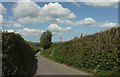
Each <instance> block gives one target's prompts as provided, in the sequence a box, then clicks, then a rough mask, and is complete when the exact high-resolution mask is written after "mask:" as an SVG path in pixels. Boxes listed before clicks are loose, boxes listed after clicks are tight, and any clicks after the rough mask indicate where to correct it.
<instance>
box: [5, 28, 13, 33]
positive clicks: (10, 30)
mask: <svg viewBox="0 0 120 77" xmlns="http://www.w3.org/2000/svg"><path fill="white" fill-rule="evenodd" d="M6 31H7V32H9V33H10V32H15V31H14V30H12V29H8V30H5V32H6Z"/></svg>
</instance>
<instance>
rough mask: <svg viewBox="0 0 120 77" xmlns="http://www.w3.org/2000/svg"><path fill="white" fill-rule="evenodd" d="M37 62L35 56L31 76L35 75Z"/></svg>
mask: <svg viewBox="0 0 120 77" xmlns="http://www.w3.org/2000/svg"><path fill="white" fill-rule="evenodd" d="M37 63H38V60H37V58H36V56H35V62H34V66H33V71H32V73H31V77H32V76H34V75H35V73H36V71H37Z"/></svg>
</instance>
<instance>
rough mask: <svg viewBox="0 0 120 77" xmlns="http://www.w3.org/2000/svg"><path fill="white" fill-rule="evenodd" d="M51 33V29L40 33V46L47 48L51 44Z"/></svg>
mask: <svg viewBox="0 0 120 77" xmlns="http://www.w3.org/2000/svg"><path fill="white" fill-rule="evenodd" d="M51 39H52V33H51V31H49V30H47V31H46V32H44V33H43V34H42V35H41V38H40V46H41V47H42V48H44V49H47V48H49V47H50V45H51Z"/></svg>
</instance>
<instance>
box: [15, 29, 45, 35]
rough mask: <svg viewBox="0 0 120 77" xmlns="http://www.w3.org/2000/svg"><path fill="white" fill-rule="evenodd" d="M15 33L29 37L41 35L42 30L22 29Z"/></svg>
mask: <svg viewBox="0 0 120 77" xmlns="http://www.w3.org/2000/svg"><path fill="white" fill-rule="evenodd" d="M16 32H17V33H20V34H21V35H24V36H29V35H31V36H38V35H40V34H41V33H43V32H44V30H40V29H29V28H24V29H22V30H17V31H16Z"/></svg>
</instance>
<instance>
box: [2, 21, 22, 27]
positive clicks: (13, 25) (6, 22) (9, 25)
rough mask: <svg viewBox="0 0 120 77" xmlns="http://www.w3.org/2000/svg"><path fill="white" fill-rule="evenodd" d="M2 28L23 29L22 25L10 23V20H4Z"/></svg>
mask: <svg viewBox="0 0 120 77" xmlns="http://www.w3.org/2000/svg"><path fill="white" fill-rule="evenodd" d="M2 26H4V27H24V26H23V25H21V24H19V23H17V22H15V21H12V20H9V21H6V20H4V21H3V22H2Z"/></svg>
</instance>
